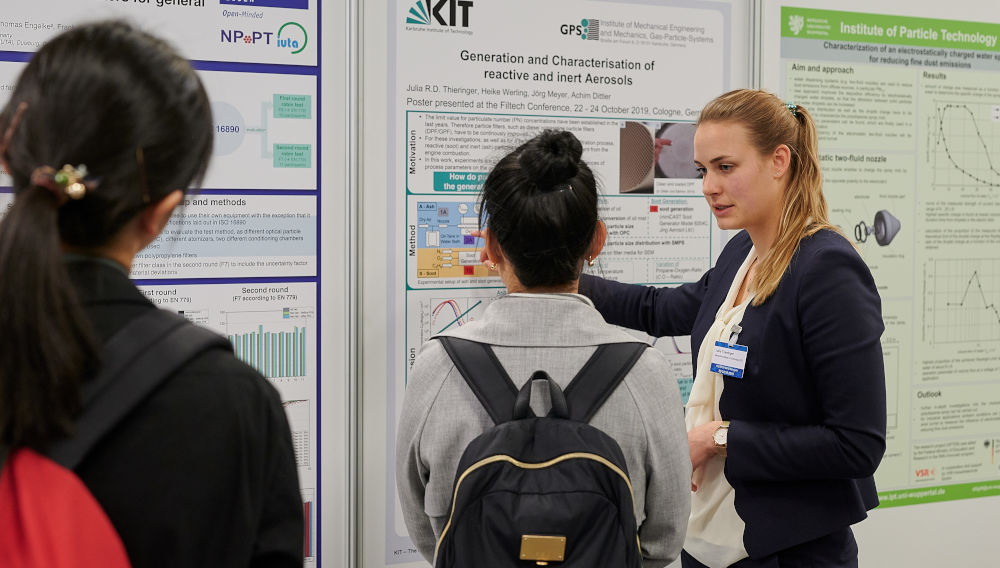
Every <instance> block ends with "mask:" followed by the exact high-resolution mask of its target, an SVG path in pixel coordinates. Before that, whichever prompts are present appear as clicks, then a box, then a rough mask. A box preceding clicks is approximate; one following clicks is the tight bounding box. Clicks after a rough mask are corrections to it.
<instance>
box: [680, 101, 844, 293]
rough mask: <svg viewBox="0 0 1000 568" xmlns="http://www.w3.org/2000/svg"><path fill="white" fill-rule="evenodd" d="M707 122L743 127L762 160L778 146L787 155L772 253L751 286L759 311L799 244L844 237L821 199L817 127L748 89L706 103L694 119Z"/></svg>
mask: <svg viewBox="0 0 1000 568" xmlns="http://www.w3.org/2000/svg"><path fill="white" fill-rule="evenodd" d="M707 122H735V123H739V124H742V125H743V126H744V127H746V129H747V131H748V132H749V133H750V143H751V144H752V145H753V146H754V148H755V149H756V150H757V152H759V153H760V154H761V155H769V154H770V153H771V152H773V151H774V149H775V148H777V147H778V146H780V145H782V144H784V145H785V146H787V147H788V149H789V151H790V153H791V163H790V165H789V168H788V170H787V172H786V175H788V186H787V187H786V189H785V193H784V196H783V197H782V202H781V218H780V220H779V223H778V235H777V238H776V239H775V241H774V243H773V244H772V246H771V248H770V250H768V252H767V253H766V254H765V255H764V256H763V257H761V258H760V259H759V260H758V261H757V272H756V274H755V276H754V278H753V281H752V282H750V289H752V290H753V291H754V293H755V296H754V300H753V305H754V306H759V305H760V304H762V303H764V302H765V301H767V299H768V298H770V297H771V295H772V294H774V291H775V290H776V289H777V288H778V284H779V283H780V282H781V278H782V276H783V275H784V274H785V271H786V270H787V269H788V265H789V264H791V262H792V257H793V256H794V255H795V251H796V250H798V248H799V243H800V242H801V241H802V239H804V238H806V237H808V236H810V235H813V234H815V233H816V232H818V231H820V230H823V229H829V230H831V231H834V232H836V233H838V234H840V235H841V236H843V237H844V238H845V239H846V238H847V237H846V236H845V235H844V233H843V231H841V230H840V228H838V227H836V226H834V225H832V224H831V223H830V219H829V212H828V209H827V204H826V198H825V197H824V196H823V178H822V174H821V173H820V165H819V146H818V143H817V135H816V124H815V122H813V119H812V115H810V114H809V112H808V111H807V110H806V109H805V108H803V107H801V106H799V105H795V104H791V103H789V104H785V103H784V102H782V101H781V99H779V98H778V97H776V96H775V95H774V94H772V93H768V92H767V91H758V90H752V89H740V90H736V91H730V92H728V93H726V94H724V95H721V96H719V97H717V98H716V99H714V100H712V101H711V102H709V103H708V104H707V105H706V106H705V108H704V109H703V110H702V111H701V115H700V116H699V118H698V124H704V123H707Z"/></svg>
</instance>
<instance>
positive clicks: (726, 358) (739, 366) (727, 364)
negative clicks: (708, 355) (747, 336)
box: [709, 341, 749, 379]
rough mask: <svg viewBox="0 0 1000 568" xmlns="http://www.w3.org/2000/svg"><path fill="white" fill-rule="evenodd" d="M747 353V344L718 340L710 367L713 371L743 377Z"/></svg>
mask: <svg viewBox="0 0 1000 568" xmlns="http://www.w3.org/2000/svg"><path fill="white" fill-rule="evenodd" d="M747 353H749V349H748V348H747V346H746V345H738V344H736V343H726V342H725V341H716V342H715V350H714V351H713V352H712V366H711V367H709V369H710V370H711V371H712V372H713V373H719V374H722V375H726V376H727V377H733V378H734V379H742V378H743V370H744V369H745V368H746V365H747Z"/></svg>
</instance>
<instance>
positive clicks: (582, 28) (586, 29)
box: [559, 18, 601, 41]
mask: <svg viewBox="0 0 1000 568" xmlns="http://www.w3.org/2000/svg"><path fill="white" fill-rule="evenodd" d="M559 31H560V32H561V33H562V35H568V36H580V39H591V40H595V41H596V40H598V39H601V21H600V20H592V19H588V18H584V19H582V20H580V23H579V24H563V25H561V26H559Z"/></svg>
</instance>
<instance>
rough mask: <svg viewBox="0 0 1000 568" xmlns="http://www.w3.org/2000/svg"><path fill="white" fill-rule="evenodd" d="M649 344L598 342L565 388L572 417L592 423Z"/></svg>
mask: <svg viewBox="0 0 1000 568" xmlns="http://www.w3.org/2000/svg"><path fill="white" fill-rule="evenodd" d="M648 347H649V345H648V344H646V343H641V342H634V343H607V344H604V345H599V346H598V347H597V351H595V352H594V354H593V355H591V356H590V359H589V360H588V361H587V363H586V364H585V365H584V366H583V368H582V369H580V371H579V372H578V373H577V374H576V376H575V377H573V380H572V381H570V383H569V385H567V386H566V389H565V390H564V391H563V392H564V393H565V394H566V402H567V403H568V404H569V416H570V418H571V419H572V420H578V421H580V422H590V419H591V418H593V417H594V414H595V413H597V411H598V409H600V408H601V405H602V404H604V401H605V400H607V399H608V397H609V396H611V393H612V392H614V390H615V389H616V388H618V385H619V384H621V382H622V381H623V380H624V379H625V375H627V374H628V372H629V371H631V370H632V367H633V366H635V363H636V361H638V360H639V357H642V354H643V353H644V352H645V351H646V349H647V348H648Z"/></svg>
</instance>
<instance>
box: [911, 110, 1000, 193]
mask: <svg viewBox="0 0 1000 568" xmlns="http://www.w3.org/2000/svg"><path fill="white" fill-rule="evenodd" d="M928 122H929V124H928V141H927V142H928V146H927V148H928V156H927V158H928V161H929V162H930V164H931V170H932V174H933V179H932V185H933V186H934V187H935V188H940V189H943V188H970V187H977V188H990V189H997V188H1000V101H997V102H996V103H960V102H944V101H936V104H935V111H934V116H932V117H929V118H928Z"/></svg>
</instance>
